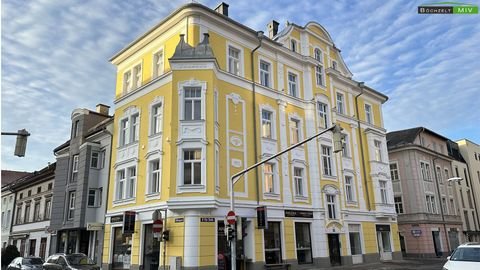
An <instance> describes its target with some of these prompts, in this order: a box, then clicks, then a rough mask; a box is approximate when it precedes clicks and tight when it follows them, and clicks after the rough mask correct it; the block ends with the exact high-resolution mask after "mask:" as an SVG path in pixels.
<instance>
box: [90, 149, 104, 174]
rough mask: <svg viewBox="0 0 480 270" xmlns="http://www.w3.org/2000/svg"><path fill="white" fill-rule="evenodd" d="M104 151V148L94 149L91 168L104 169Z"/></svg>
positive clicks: (91, 156)
mask: <svg viewBox="0 0 480 270" xmlns="http://www.w3.org/2000/svg"><path fill="white" fill-rule="evenodd" d="M104 153H105V152H104V151H102V150H93V149H92V151H91V153H90V168H92V169H102V168H103V159H104V156H103V155H104ZM95 154H96V155H97V157H94V155H95ZM95 159H96V160H97V162H96V164H93V161H94V160H95Z"/></svg>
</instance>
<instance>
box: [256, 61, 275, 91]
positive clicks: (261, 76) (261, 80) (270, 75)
mask: <svg viewBox="0 0 480 270" xmlns="http://www.w3.org/2000/svg"><path fill="white" fill-rule="evenodd" d="M262 62H263V63H265V64H267V65H268V72H267V71H265V70H263V69H262V68H261V67H262ZM265 75H267V80H266V81H265V80H264V79H265V78H264V76H265ZM258 82H259V83H260V85H263V86H265V87H268V88H273V64H272V62H271V61H269V60H267V59H266V58H264V57H259V61H258Z"/></svg>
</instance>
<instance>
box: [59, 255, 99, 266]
mask: <svg viewBox="0 0 480 270" xmlns="http://www.w3.org/2000/svg"><path fill="white" fill-rule="evenodd" d="M66 257H67V260H68V263H69V264H71V265H92V264H95V263H94V262H93V261H92V260H91V259H90V258H89V257H87V256H85V255H83V254H73V255H67V256H66Z"/></svg>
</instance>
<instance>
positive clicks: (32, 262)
mask: <svg viewBox="0 0 480 270" xmlns="http://www.w3.org/2000/svg"><path fill="white" fill-rule="evenodd" d="M22 264H23V265H36V264H43V260H42V259H40V258H26V259H22Z"/></svg>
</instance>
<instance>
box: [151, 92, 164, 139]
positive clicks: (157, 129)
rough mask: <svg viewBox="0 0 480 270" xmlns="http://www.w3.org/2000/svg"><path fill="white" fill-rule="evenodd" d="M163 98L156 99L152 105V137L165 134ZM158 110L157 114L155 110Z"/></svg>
mask: <svg viewBox="0 0 480 270" xmlns="http://www.w3.org/2000/svg"><path fill="white" fill-rule="evenodd" d="M164 105H165V104H164V102H163V97H156V98H155V100H154V101H153V102H152V104H151V105H150V136H155V135H158V134H162V132H163V110H164ZM157 108H158V111H157V113H155V110H156V109H157Z"/></svg>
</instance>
